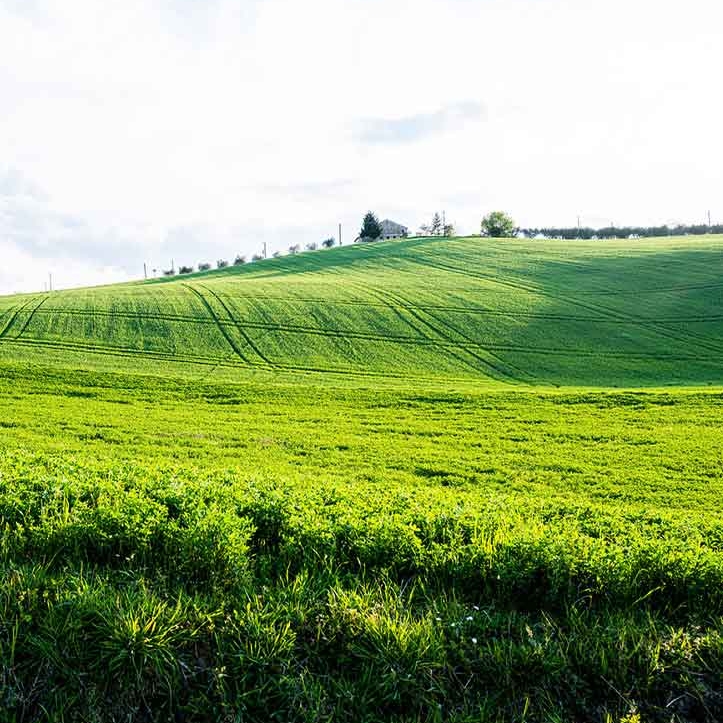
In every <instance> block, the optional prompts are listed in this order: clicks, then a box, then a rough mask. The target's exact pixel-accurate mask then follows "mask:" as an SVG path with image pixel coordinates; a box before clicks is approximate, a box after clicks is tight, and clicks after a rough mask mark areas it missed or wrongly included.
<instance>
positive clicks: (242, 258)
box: [233, 255, 246, 266]
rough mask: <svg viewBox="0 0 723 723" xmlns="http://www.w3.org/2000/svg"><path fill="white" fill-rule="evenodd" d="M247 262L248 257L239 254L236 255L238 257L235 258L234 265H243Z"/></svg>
mask: <svg viewBox="0 0 723 723" xmlns="http://www.w3.org/2000/svg"><path fill="white" fill-rule="evenodd" d="M245 263H246V257H245V256H241V255H238V256H236V258H235V259H234V260H233V265H234V266H242V265H243V264H245Z"/></svg>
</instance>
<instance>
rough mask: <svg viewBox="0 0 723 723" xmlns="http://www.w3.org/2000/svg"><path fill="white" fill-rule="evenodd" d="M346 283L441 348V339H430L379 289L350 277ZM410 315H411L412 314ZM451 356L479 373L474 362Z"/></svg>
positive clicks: (453, 354) (456, 355)
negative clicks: (379, 302)
mask: <svg viewBox="0 0 723 723" xmlns="http://www.w3.org/2000/svg"><path fill="white" fill-rule="evenodd" d="M348 283H351V284H353V285H354V286H356V287H357V288H360V289H362V290H363V291H364V292H365V293H366V294H372V295H374V296H376V297H377V298H378V299H379V300H380V301H381V303H382V305H383V306H384V307H386V308H387V309H389V310H390V311H391V312H392V313H394V314H395V315H396V316H397V317H398V318H399V319H401V321H402V322H403V323H404V324H405V325H406V326H409V327H410V328H411V329H413V330H414V331H415V332H416V333H417V334H418V335H419V337H420V338H427V339H430V341H431V342H432V344H433V345H434V346H435V347H436V348H437V349H439V350H440V351H441V350H442V348H443V347H442V345H441V344H442V342H443V339H432V338H430V337H429V336H428V332H427V331H425V330H424V329H420V328H419V326H417V325H416V324H414V323H412V321H410V319H409V318H408V317H407V316H405V315H404V314H403V313H402V312H401V311H400V308H399V305H398V304H394V303H392V301H391V300H390V299H389V298H387V297H386V296H385V295H384V293H383V292H382V291H381V289H375V288H369V287H366V286H364V285H363V284H362V282H360V281H353V280H351V279H349V280H348ZM408 313H409V312H408ZM412 316H413V315H412ZM413 318H416V317H413ZM425 326H427V328H428V325H425ZM451 356H452V357H453V358H454V359H456V360H457V361H458V362H461V363H462V364H463V365H464V366H465V367H468V368H470V369H472V370H473V371H474V372H475V373H476V374H478V373H479V369H478V368H477V367H476V366H475V365H474V364H472V363H471V362H470V361H469V360H468V359H465V358H464V357H463V356H461V355H460V354H458V353H455V352H454V351H453V352H452V353H451Z"/></svg>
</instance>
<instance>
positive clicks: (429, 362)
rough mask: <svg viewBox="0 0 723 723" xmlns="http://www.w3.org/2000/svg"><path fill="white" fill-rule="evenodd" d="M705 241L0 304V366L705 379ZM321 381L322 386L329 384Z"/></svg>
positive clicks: (285, 273) (161, 284)
mask: <svg viewBox="0 0 723 723" xmlns="http://www.w3.org/2000/svg"><path fill="white" fill-rule="evenodd" d="M722 268H723V237H717V236H711V237H702V238H673V239H664V240H645V241H635V242H631V241H618V242H583V243H576V242H554V241H545V242H539V241H535V242H532V241H518V240H508V241H488V240H482V239H479V238H476V239H455V240H449V241H439V240H428V239H427V240H412V241H406V242H387V243H382V244H376V245H375V244H369V245H364V246H354V247H344V248H341V249H336V250H333V251H322V252H316V253H307V254H303V255H301V256H297V257H290V258H284V259H275V260H268V261H264V262H263V263H254V264H249V265H248V266H245V267H241V268H230V269H226V270H223V271H219V272H212V273H206V274H202V275H194V276H189V277H186V278H178V277H177V278H174V279H171V280H167V279H162V280H157V281H153V282H150V283H138V284H125V285H119V286H111V287H105V288H97V289H86V290H78V291H67V292H57V293H53V294H52V295H47V294H38V295H35V296H33V295H29V296H23V297H5V298H3V297H0V358H4V359H20V360H22V359H27V360H28V361H29V362H32V361H33V360H34V359H38V358H40V359H45V358H47V355H48V354H51V355H52V357H53V360H54V362H55V363H65V364H67V365H69V366H71V367H72V366H77V365H78V364H81V365H84V366H85V365H89V366H92V367H93V368H99V369H109V370H112V369H116V368H119V367H120V368H124V369H138V370H140V371H147V372H152V373H172V374H182V375H184V376H192V377H195V378H199V379H200V378H203V379H210V378H215V379H219V380H223V379H234V378H235V379H238V378H240V377H241V375H243V373H244V372H246V370H254V371H257V372H260V373H271V374H274V375H278V373H280V372H294V373H295V372H299V371H303V372H307V373H312V374H315V373H316V374H324V375H327V376H328V375H332V376H334V377H342V376H343V377H344V378H346V379H347V381H350V380H354V379H360V378H363V377H372V378H374V377H376V378H380V377H384V378H385V379H394V378H402V379H409V378H410V377H419V378H427V379H429V378H436V379H444V380H477V381H487V380H489V381H494V382H504V383H507V384H515V385H530V384H532V385H577V386H601V387H613V386H615V387H621V386H623V387H625V386H627V387H630V386H633V387H635V386H659V385H671V384H673V385H677V384H685V385H691V384H693V385H707V384H720V383H723V371H722V365H721V363H720V357H721V355H722V354H723V311H722V308H723V307H722V304H721V302H722V300H723V277H722V276H721V269H722ZM338 381H340V380H339V379H337V380H335V383H338Z"/></svg>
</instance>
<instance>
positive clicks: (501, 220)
mask: <svg viewBox="0 0 723 723" xmlns="http://www.w3.org/2000/svg"><path fill="white" fill-rule="evenodd" d="M515 232H516V228H515V222H514V221H513V220H512V218H511V217H510V216H508V215H507V214H506V213H504V211H492V213H488V214H487V215H486V216H485V217H484V218H483V219H482V229H481V235H482V236H491V237H493V238H511V237H512V236H514V235H515Z"/></svg>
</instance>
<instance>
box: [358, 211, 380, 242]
mask: <svg viewBox="0 0 723 723" xmlns="http://www.w3.org/2000/svg"><path fill="white" fill-rule="evenodd" d="M381 235H382V227H381V224H380V223H379V219H378V218H377V217H376V216H375V215H374V214H373V213H372V212H371V211H369V212H367V214H366V216H364V221H363V222H362V227H361V231H359V240H360V241H376V240H377V239H378V238H379V237H380V236H381Z"/></svg>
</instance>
